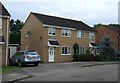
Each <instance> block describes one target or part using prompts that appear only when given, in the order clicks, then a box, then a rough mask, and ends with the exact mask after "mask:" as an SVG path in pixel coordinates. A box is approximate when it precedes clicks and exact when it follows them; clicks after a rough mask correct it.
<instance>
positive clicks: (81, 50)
mask: <svg viewBox="0 0 120 83" xmlns="http://www.w3.org/2000/svg"><path fill="white" fill-rule="evenodd" d="M84 52H85V47H84V46H79V54H84Z"/></svg>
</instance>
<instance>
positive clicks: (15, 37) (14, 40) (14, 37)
mask: <svg viewBox="0 0 120 83" xmlns="http://www.w3.org/2000/svg"><path fill="white" fill-rule="evenodd" d="M20 39H21V34H20V32H12V33H10V39H9V43H10V44H20Z"/></svg>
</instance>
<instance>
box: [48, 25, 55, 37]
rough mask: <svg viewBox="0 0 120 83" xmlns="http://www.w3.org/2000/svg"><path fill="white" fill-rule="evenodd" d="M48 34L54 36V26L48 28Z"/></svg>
mask: <svg viewBox="0 0 120 83" xmlns="http://www.w3.org/2000/svg"><path fill="white" fill-rule="evenodd" d="M48 35H49V36H55V28H51V27H50V28H48Z"/></svg>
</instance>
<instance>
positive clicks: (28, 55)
mask: <svg viewBox="0 0 120 83" xmlns="http://www.w3.org/2000/svg"><path fill="white" fill-rule="evenodd" d="M40 61H41V58H40V55H39V54H38V53H37V52H36V51H19V52H17V53H15V54H14V55H13V56H12V57H11V58H10V64H11V65H18V66H25V65H26V64H34V66H38V64H39V63H40Z"/></svg>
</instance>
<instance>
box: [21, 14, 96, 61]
mask: <svg viewBox="0 0 120 83" xmlns="http://www.w3.org/2000/svg"><path fill="white" fill-rule="evenodd" d="M95 34H96V31H95V30H93V29H92V28H91V27H89V26H88V25H86V24H85V23H83V22H81V21H76V20H71V19H66V18H61V17H55V16H49V15H44V14H38V13H33V12H31V13H30V15H29V17H28V18H27V20H26V22H25V24H24V26H23V28H22V30H21V50H36V51H37V52H38V53H39V54H40V55H41V57H42V61H43V62H69V61H71V60H72V56H73V54H74V53H73V51H74V50H73V45H74V44H75V43H77V44H78V45H79V54H85V53H86V50H88V49H89V46H92V45H91V43H95ZM92 47H93V46H92Z"/></svg>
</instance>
